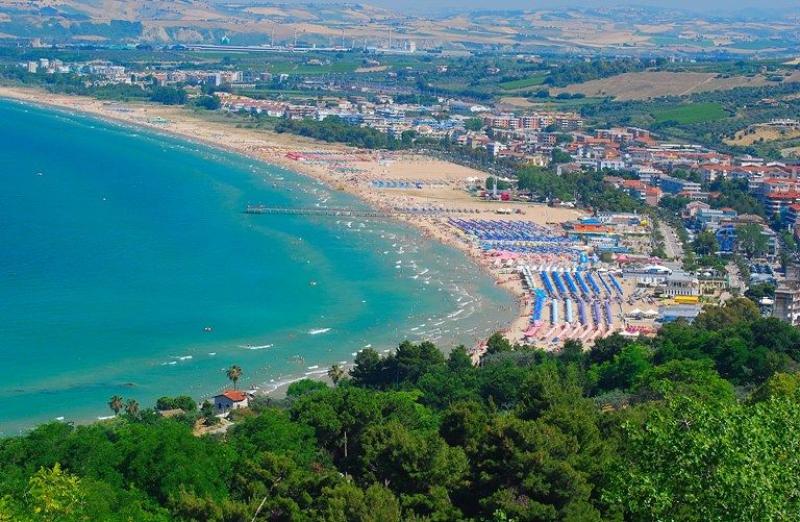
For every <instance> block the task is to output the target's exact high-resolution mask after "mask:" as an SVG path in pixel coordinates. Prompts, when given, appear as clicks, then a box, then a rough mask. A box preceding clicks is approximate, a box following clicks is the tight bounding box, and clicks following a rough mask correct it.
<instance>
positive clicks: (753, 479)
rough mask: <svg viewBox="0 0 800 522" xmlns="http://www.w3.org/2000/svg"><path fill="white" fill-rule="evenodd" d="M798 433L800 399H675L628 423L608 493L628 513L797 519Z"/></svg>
mask: <svg viewBox="0 0 800 522" xmlns="http://www.w3.org/2000/svg"><path fill="white" fill-rule="evenodd" d="M797 433H800V403H797V402H793V401H787V400H770V401H766V402H760V403H757V404H754V405H744V404H740V403H737V402H735V401H731V402H727V403H722V404H720V403H705V402H704V401H702V400H698V399H692V398H686V397H682V398H676V399H674V400H670V401H668V402H667V404H666V406H665V407H663V408H653V409H651V410H650V412H649V413H648V414H647V416H646V417H645V419H644V420H643V421H640V422H636V421H631V422H628V423H626V424H625V425H624V426H623V432H622V440H621V441H620V446H619V447H620V449H621V452H622V460H621V461H620V463H619V465H618V466H617V468H616V469H615V470H614V472H613V473H612V474H611V475H610V477H611V483H610V485H609V487H608V488H607V489H606V491H605V493H604V495H603V497H604V500H606V501H607V502H609V503H610V504H612V505H615V506H618V507H619V508H622V509H624V510H625V512H626V513H628V516H627V517H626V518H629V519H630V520H688V521H705V520H730V521H749V520H789V519H793V518H796V514H797V513H798V511H800V498H798V497H797V495H795V494H794V492H795V491H797V490H798V488H800V454H798V452H797V451H796V442H797Z"/></svg>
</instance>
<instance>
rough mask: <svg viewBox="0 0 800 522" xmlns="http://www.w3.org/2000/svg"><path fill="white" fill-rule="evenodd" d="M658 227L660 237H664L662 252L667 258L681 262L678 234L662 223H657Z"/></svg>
mask: <svg viewBox="0 0 800 522" xmlns="http://www.w3.org/2000/svg"><path fill="white" fill-rule="evenodd" d="M658 226H659V229H660V230H661V235H663V236H664V251H665V252H666V253H667V258H668V259H678V260H680V261H683V245H682V244H681V240H680V239H678V234H676V233H675V230H674V229H673V228H672V227H671V226H669V224H667V223H665V222H664V221H659V222H658Z"/></svg>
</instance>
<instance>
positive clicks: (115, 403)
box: [108, 395, 124, 415]
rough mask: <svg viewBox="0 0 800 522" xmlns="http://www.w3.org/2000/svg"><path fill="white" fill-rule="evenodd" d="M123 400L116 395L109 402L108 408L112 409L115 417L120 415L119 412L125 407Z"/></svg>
mask: <svg viewBox="0 0 800 522" xmlns="http://www.w3.org/2000/svg"><path fill="white" fill-rule="evenodd" d="M122 400H123V399H122V397H120V396H119V395H114V396H113V397H111V399H110V400H109V401H108V407H109V408H111V410H112V411H113V412H114V415H119V412H120V410H121V409H122V406H123V405H124V403H123V402H122Z"/></svg>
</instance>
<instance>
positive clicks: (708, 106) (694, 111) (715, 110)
mask: <svg viewBox="0 0 800 522" xmlns="http://www.w3.org/2000/svg"><path fill="white" fill-rule="evenodd" d="M651 114H652V116H653V118H655V120H656V123H664V122H666V121H674V122H677V123H679V124H683V125H688V124H691V123H702V122H704V121H714V120H721V119H723V118H727V117H728V113H727V112H725V109H723V108H722V105H720V104H718V103H690V104H688V105H679V106H677V107H673V108H664V109H659V110H657V111H654V112H652V113H651Z"/></svg>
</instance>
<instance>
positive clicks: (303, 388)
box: [286, 379, 328, 399]
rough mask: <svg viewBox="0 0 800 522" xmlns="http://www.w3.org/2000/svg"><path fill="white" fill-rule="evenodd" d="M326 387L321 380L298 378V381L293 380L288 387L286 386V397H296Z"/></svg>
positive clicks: (325, 388)
mask: <svg viewBox="0 0 800 522" xmlns="http://www.w3.org/2000/svg"><path fill="white" fill-rule="evenodd" d="M327 389H328V386H327V385H326V384H325V383H324V382H322V381H315V380H314V379H300V380H299V381H295V382H293V383H292V384H290V385H289V387H288V388H286V397H287V398H289V399H296V398H297V397H300V396H302V395H306V394H309V393H314V392H316V391H319V390H327Z"/></svg>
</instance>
